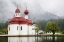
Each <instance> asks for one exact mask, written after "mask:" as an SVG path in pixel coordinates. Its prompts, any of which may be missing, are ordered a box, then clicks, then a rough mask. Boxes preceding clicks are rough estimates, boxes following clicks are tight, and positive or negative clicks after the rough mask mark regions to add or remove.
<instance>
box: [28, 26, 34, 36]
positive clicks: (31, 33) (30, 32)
mask: <svg viewBox="0 0 64 42" xmlns="http://www.w3.org/2000/svg"><path fill="white" fill-rule="evenodd" d="M29 35H35V27H34V26H29Z"/></svg>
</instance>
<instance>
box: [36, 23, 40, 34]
mask: <svg viewBox="0 0 64 42" xmlns="http://www.w3.org/2000/svg"><path fill="white" fill-rule="evenodd" d="M40 28H41V26H40V25H39V24H36V28H35V31H36V32H37V35H38V31H39V30H40Z"/></svg>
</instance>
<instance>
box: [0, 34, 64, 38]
mask: <svg viewBox="0 0 64 42" xmlns="http://www.w3.org/2000/svg"><path fill="white" fill-rule="evenodd" d="M48 36H53V35H38V36H37V35H7V34H3V35H0V37H48ZM54 36H56V37H64V34H63V35H54Z"/></svg>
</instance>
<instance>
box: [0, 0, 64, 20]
mask: <svg viewBox="0 0 64 42" xmlns="http://www.w3.org/2000/svg"><path fill="white" fill-rule="evenodd" d="M17 5H18V8H19V9H20V11H21V16H23V17H24V10H25V9H26V6H27V9H28V10H29V17H30V18H31V17H32V19H34V17H38V16H39V15H42V14H44V13H45V12H50V13H53V14H55V15H57V16H64V0H0V19H1V20H2V19H4V21H5V20H7V19H10V18H12V17H13V16H14V14H15V10H16V8H17Z"/></svg>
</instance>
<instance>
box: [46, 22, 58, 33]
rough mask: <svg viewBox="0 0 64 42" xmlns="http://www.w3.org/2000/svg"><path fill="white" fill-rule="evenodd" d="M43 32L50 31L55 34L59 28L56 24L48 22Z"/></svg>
mask: <svg viewBox="0 0 64 42" xmlns="http://www.w3.org/2000/svg"><path fill="white" fill-rule="evenodd" d="M45 31H46V32H49V31H51V32H53V31H55V32H56V31H59V27H58V25H57V23H56V22H48V23H47V24H46V27H45Z"/></svg>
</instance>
